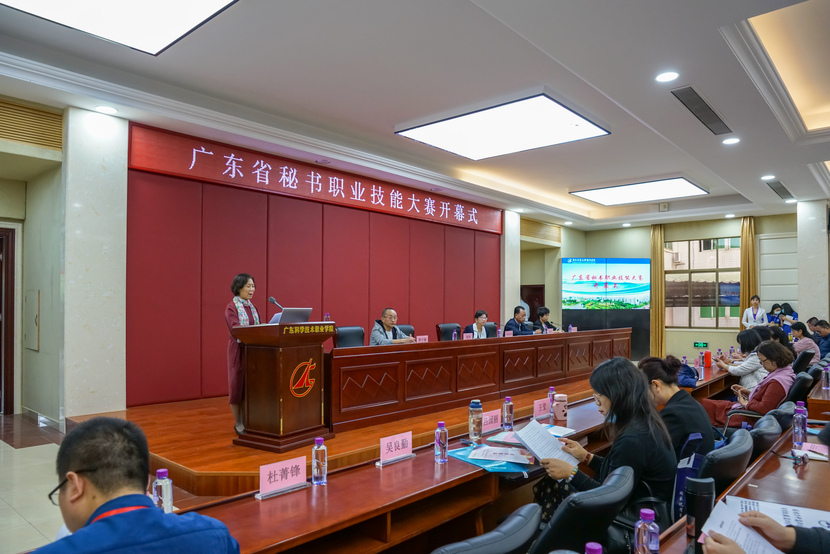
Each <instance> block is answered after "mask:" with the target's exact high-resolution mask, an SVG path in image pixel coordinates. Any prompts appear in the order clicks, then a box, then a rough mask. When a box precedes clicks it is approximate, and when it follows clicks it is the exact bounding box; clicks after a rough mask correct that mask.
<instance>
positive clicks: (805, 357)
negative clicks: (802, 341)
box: [793, 350, 816, 375]
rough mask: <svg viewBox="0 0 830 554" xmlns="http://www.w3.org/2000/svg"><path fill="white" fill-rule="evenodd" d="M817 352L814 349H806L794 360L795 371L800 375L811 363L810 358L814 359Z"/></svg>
mask: <svg viewBox="0 0 830 554" xmlns="http://www.w3.org/2000/svg"><path fill="white" fill-rule="evenodd" d="M815 355H816V353H815V352H814V351H812V350H805V351H804V352H802V353H801V354H799V355H798V357H797V358H796V359H795V361H794V362H793V372H794V373H795V374H796V375H798V374H799V373H801V372H802V371H804V370H805V369H807V367H808V366H809V365H810V360H812V359H813V356H815Z"/></svg>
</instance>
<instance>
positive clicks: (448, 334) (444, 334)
mask: <svg viewBox="0 0 830 554" xmlns="http://www.w3.org/2000/svg"><path fill="white" fill-rule="evenodd" d="M453 331H455V332H456V336H457V337H458V339H459V340H461V325H459V324H458V323H438V324H437V325H436V326H435V333H436V334H437V335H438V340H439V341H443V340H452V332H453Z"/></svg>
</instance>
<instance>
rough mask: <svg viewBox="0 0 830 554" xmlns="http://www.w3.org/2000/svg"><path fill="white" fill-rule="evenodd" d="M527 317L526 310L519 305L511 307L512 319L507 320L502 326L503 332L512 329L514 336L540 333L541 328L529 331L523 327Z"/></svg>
mask: <svg viewBox="0 0 830 554" xmlns="http://www.w3.org/2000/svg"><path fill="white" fill-rule="evenodd" d="M525 319H527V312H526V311H525V309H524V308H523V307H521V306H516V307H515V308H513V319H511V320H510V321H508V322H507V323H506V324H505V326H504V332H505V333H506V332H507V331H513V335H514V336H519V335H539V334H541V333H542V330H541V329H537V330H535V331H530V330H528V329H526V328H525V326H524V323H525Z"/></svg>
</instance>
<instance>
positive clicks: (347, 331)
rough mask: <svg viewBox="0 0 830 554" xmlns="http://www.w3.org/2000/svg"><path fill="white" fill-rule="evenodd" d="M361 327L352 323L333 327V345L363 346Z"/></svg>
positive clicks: (339, 346)
mask: <svg viewBox="0 0 830 554" xmlns="http://www.w3.org/2000/svg"><path fill="white" fill-rule="evenodd" d="M363 335H364V332H363V327H361V326H360V325H352V326H346V327H335V328H334V347H335V348H344V347H348V346H365V343H364V342H363Z"/></svg>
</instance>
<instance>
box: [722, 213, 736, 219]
mask: <svg viewBox="0 0 830 554" xmlns="http://www.w3.org/2000/svg"><path fill="white" fill-rule="evenodd" d="M723 217H725V218H726V219H732V218H733V217H735V214H726V215H725V216H723Z"/></svg>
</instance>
